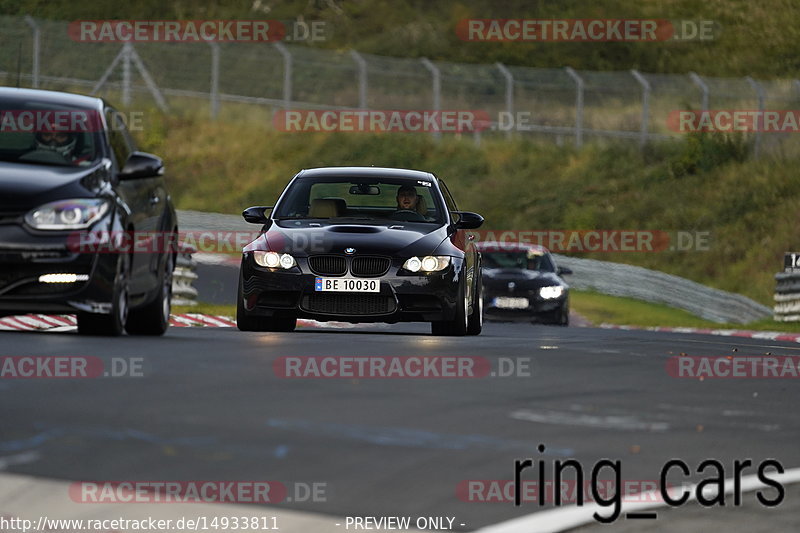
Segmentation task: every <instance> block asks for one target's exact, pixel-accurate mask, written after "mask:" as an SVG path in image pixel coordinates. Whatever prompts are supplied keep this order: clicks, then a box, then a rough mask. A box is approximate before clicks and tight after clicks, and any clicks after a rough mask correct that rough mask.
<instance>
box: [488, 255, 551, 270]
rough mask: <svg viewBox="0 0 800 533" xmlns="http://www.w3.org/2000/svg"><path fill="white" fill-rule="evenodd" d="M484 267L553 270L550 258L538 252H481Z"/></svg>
mask: <svg viewBox="0 0 800 533" xmlns="http://www.w3.org/2000/svg"><path fill="white" fill-rule="evenodd" d="M481 257H482V258H483V266H484V267H485V268H518V269H521V270H538V271H539V272H554V271H555V269H554V268H553V263H552V261H550V259H549V258H548V257H547V256H546V255H544V254H541V253H539V252H482V253H481Z"/></svg>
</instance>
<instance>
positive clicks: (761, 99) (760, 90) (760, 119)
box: [745, 76, 764, 159]
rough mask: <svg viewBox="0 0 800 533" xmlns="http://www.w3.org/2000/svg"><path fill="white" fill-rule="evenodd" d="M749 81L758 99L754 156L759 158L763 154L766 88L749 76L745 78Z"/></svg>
mask: <svg viewBox="0 0 800 533" xmlns="http://www.w3.org/2000/svg"><path fill="white" fill-rule="evenodd" d="M745 79H746V80H747V83H749V84H750V87H752V88H753V90H754V91H755V92H756V98H757V99H758V118H757V119H756V123H755V124H754V126H755V130H756V132H755V133H756V138H755V142H754V144H753V157H755V158H756V159H758V158H759V157H760V156H761V128H762V127H763V119H764V88H763V87H762V86H761V84H760V83H758V82H757V81H756V80H754V79H753V78H751V77H750V76H747V77H746V78H745Z"/></svg>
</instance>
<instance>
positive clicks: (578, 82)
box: [564, 67, 584, 148]
mask: <svg viewBox="0 0 800 533" xmlns="http://www.w3.org/2000/svg"><path fill="white" fill-rule="evenodd" d="M564 70H566V71H567V74H569V77H570V78H572V79H573V80H574V81H575V146H576V147H578V148H580V147H581V146H583V85H584V84H583V78H581V77H580V76H579V75H578V73H577V72H575V69H573V68H572V67H566V68H565V69H564Z"/></svg>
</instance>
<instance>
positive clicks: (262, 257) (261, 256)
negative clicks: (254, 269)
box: [253, 252, 297, 270]
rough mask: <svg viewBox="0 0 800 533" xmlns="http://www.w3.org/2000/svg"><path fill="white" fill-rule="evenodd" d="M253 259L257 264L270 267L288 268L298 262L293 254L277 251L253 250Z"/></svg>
mask: <svg viewBox="0 0 800 533" xmlns="http://www.w3.org/2000/svg"><path fill="white" fill-rule="evenodd" d="M253 259H255V261H256V264H257V265H259V266H262V267H268V268H278V267H281V268H284V269H286V270H288V269H290V268H292V267H293V266H295V265H296V264H297V261H295V260H294V257H292V256H291V255H289V254H283V255H281V254H279V253H277V252H253Z"/></svg>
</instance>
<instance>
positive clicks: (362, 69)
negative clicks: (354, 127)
mask: <svg viewBox="0 0 800 533" xmlns="http://www.w3.org/2000/svg"><path fill="white" fill-rule="evenodd" d="M350 55H351V56H352V58H353V61H355V62H356V65H357V66H358V108H359V109H367V62H366V61H364V58H363V57H361V54H359V53H358V52H356V51H355V50H350Z"/></svg>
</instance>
